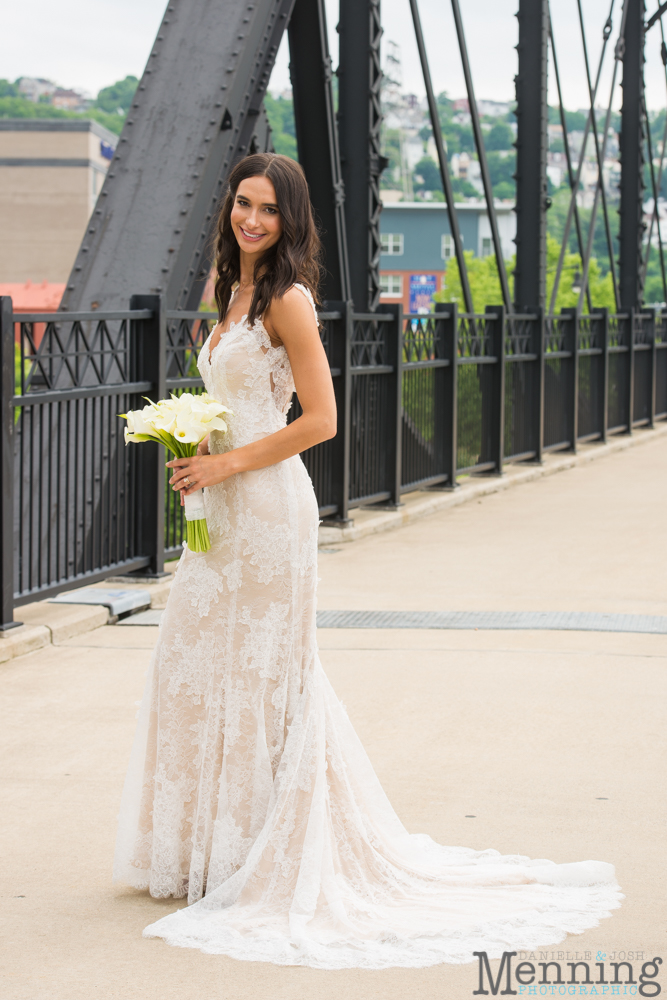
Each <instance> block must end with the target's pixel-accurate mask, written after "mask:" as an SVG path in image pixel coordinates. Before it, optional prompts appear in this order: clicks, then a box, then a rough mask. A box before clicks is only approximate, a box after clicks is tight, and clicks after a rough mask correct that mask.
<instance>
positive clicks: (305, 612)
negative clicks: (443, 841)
mask: <svg viewBox="0 0 667 1000" xmlns="http://www.w3.org/2000/svg"><path fill="white" fill-rule="evenodd" d="M299 287H301V286H299ZM302 290H303V291H304V292H305V294H308V293H307V292H306V291H305V289H303V288H302ZM209 345H210V338H209V341H208V342H207V343H206V344H205V345H204V347H203V349H202V351H201V354H200V357H199V368H200V371H201V374H202V377H203V379H204V382H205V385H206V388H207V390H208V392H209V393H211V394H212V395H213V396H215V397H216V398H218V399H220V400H222V401H224V403H225V404H227V405H228V406H230V407H231V409H232V410H233V411H234V415H233V417H231V418H230V420H229V430H228V432H227V434H225V435H220V434H217V433H214V434H212V435H211V451H212V452H221V451H226V450H229V449H231V448H237V447H240V446H242V445H244V444H247V443H248V442H250V441H255V440H257V439H258V438H261V437H263V436H265V435H267V434H271V433H272V432H274V431H277V430H279V429H280V428H281V427H283V426H284V425H285V420H286V417H285V414H286V412H287V409H288V407H289V404H290V399H291V396H292V392H293V388H294V386H293V382H292V375H291V370H290V365H289V360H288V357H287V353H286V351H285V349H284V348H283V347H280V348H274V347H272V346H271V344H270V341H269V338H268V336H267V334H266V331H265V330H264V327H263V326H262V323H261V321H257V322H256V323H255V324H254V326H253V327H252V328H251V327H250V326H249V324H248V323H247V321H246V319H245V318H244V319H242V320H241V321H240V322H239V323H238V324H236V325H234V326H233V327H232V329H231V330H230V331H229V332H226V333H225V334H223V336H222V337H221V338H220V341H219V344H218V345H217V346H216V348H215V349H214V350H213V351H211V350H210V347H209ZM205 503H206V515H207V520H208V526H209V532H210V536H211V542H212V547H211V549H210V551H209V552H207V553H206V554H197V553H193V552H189V551H187V550H186V551H185V552H184V554H183V557H182V558H181V561H180V563H179V566H178V570H177V573H176V578H175V581H174V583H173V586H172V589H171V594H170V596H169V601H168V604H167V608H166V611H165V612H164V614H163V618H162V624H161V626H160V633H159V639H158V643H157V646H156V649H155V652H154V654H153V658H152V666H151V671H150V674H149V678H148V683H147V687H146V693H145V696H144V700H143V703H142V707H141V710H140V713H139V723H138V728H137V734H136V738H135V743H134V748H133V751H132V759H131V763H130V768H129V771H128V775H127V779H126V784H125V790H124V793H123V801H122V807H121V816H120V824H119V831H118V841H117V848H116V859H115V866H114V878H115V879H116V880H120V881H123V882H128V883H130V884H131V885H133V886H136V887H137V888H141V889H149V890H150V893H151V895H153V896H157V897H167V896H174V897H176V898H180V897H185V896H187V897H188V902H189V903H191V904H194V905H191V906H189V907H183V908H181V909H179V910H177V911H175V912H173V913H171V914H170V915H169V916H166V917H163V918H162V919H161V920H158V921H157V922H156V923H154V924H151V925H150V926H149V927H147V928H146V930H145V931H144V934H145V935H146V936H147V937H161V938H164V939H165V940H166V941H168V942H169V943H170V944H173V945H181V946H183V947H192V948H199V949H201V950H202V951H204V952H212V953H220V954H225V955H230V956H233V957H234V958H240V959H251V960H255V961H267V962H275V963H277V964H282V965H308V966H311V967H315V968H321V969H341V968H351V967H359V968H368V969H381V968H386V967H390V966H414V967H420V966H428V965H434V964H437V963H439V962H470V961H474V959H473V956H472V952H473V951H486V952H487V953H488V954H489V956H490V957H494V956H496V957H498V956H500V955H501V954H502V952H503V951H504V950H517V949H531V948H534V947H536V946H538V945H546V944H555V943H558V942H560V941H562V940H563V938H564V937H565V935H566V934H567V933H578V932H581V931H583V930H585V929H587V928H589V927H594V926H596V925H597V923H598V920H599V919H600V918H601V917H605V916H609V911H610V910H611V909H613V908H615V907H616V906H618V905H619V902H618V900H619V899H620V898H622V896H621V895H620V891H619V888H618V886H617V885H616V882H615V878H614V869H613V867H612V866H611V865H608V864H604V863H602V862H582V863H579V864H573V865H554V864H553V863H551V862H548V861H531V860H530V859H528V858H526V857H521V856H506V857H503V856H501V855H500V854H499V853H498V852H497V851H493V850H486V851H473V850H469V849H467V848H463V847H442V846H440V845H439V844H437V843H435V842H434V841H433V840H432V839H431V838H430V837H428V836H426V835H414V834H413V835H411V834H408V833H407V831H406V830H405V828H404V826H403V825H402V823H401V821H400V820H399V818H398V816H397V815H396V813H395V812H394V810H393V809H392V807H391V805H390V803H389V801H388V799H387V797H386V795H385V794H384V792H383V790H382V787H381V785H380V783H379V781H378V779H377V777H376V775H375V772H374V771H373V767H372V765H371V763H370V761H369V759H368V757H367V755H366V752H365V751H364V748H363V746H362V745H361V743H360V741H359V739H358V737H357V735H356V733H355V731H354V729H353V728H352V725H351V723H350V721H349V719H348V716H347V714H346V712H345V710H344V708H343V706H342V705H341V703H340V702H339V700H338V698H337V697H336V695H335V693H334V691H333V689H332V687H331V685H330V683H329V681H328V679H327V677H326V675H325V673H324V670H323V669H322V666H321V664H320V661H319V659H318V654H317V645H316V634H315V590H316V577H317V527H318V511H317V503H316V501H315V496H314V493H313V488H312V484H311V482H310V479H309V477H308V473H307V472H306V469H305V467H304V465H303V463H302V461H301V459H300V458H299V457H298V456H295V457H293V458H290V459H287V460H286V461H284V462H279V463H277V464H276V465H272V466H269V467H268V468H266V469H261V470H259V471H256V472H244V473H241V474H239V475H236V476H232V477H231V478H230V479H228V480H227V481H226V482H224V483H222V484H220V485H218V486H214V487H212V488H209V489H207V490H205ZM406 766H409V764H406Z"/></svg>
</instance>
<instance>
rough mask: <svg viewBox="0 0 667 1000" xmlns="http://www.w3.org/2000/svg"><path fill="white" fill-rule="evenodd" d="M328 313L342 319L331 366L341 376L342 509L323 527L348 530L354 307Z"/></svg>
mask: <svg viewBox="0 0 667 1000" xmlns="http://www.w3.org/2000/svg"><path fill="white" fill-rule="evenodd" d="M327 309H329V310H331V312H338V313H340V319H337V320H333V329H332V333H331V348H332V349H331V356H330V358H329V363H330V365H331V367H332V368H333V369H337V370H338V371H339V372H340V377H338V378H335V379H334V380H333V384H334V393H335V395H336V413H337V427H336V437H335V438H334V440H333V456H332V461H331V483H332V503H335V504H336V506H337V507H338V510H337V511H336V513H335V514H334V515H332V516H330V517H326V518H324V520H323V521H322V523H323V524H326V525H333V526H335V527H337V528H344V527H345V526H346V525H347V524H349V523H350V521H349V518H348V516H347V515H348V511H349V502H350V382H351V378H350V339H351V336H352V303H351V302H350V301H347V302H342V301H341V302H332V301H329V302H327Z"/></svg>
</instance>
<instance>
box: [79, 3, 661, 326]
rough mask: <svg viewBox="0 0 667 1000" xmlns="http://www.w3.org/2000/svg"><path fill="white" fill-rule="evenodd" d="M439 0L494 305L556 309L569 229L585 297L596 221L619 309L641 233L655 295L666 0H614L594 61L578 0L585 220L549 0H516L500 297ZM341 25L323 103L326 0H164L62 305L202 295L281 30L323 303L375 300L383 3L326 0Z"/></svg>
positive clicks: (265, 135) (639, 255)
mask: <svg viewBox="0 0 667 1000" xmlns="http://www.w3.org/2000/svg"><path fill="white" fill-rule="evenodd" d="M405 2H406V4H409V7H410V10H411V13H412V20H413V24H414V31H415V37H416V41H417V47H418V50H419V56H420V60H421V66H422V71H423V77H424V85H425V89H426V94H427V98H428V103H429V111H430V117H431V125H432V128H433V135H434V138H435V141H436V148H437V152H438V160H439V167H440V172H441V175H442V183H443V190H444V192H445V197H446V201H447V205H448V210H449V217H450V225H451V232H452V236H453V239H454V248H455V255H456V259H457V261H458V264H459V270H460V273H461V280H462V290H463V298H464V301H463V306H464V307H465V308H466V309H467V310H468V311H472V297H471V293H470V287H469V282H468V280H467V277H466V268H465V260H464V257H463V249H462V242H461V238H460V233H459V227H458V224H457V220H456V215H455V213H454V210H453V202H454V199H453V196H452V188H451V178H450V167H449V162H448V157H447V152H446V149H445V144H444V142H443V140H442V135H441V130H440V125H439V121H438V115H437V107H436V102H435V95H434V92H433V86H432V83H431V73H430V68H429V61H428V56H427V52H426V46H425V44H424V38H423V31H422V25H421V20H420V13H419V6H418V0H405ZM450 2H451V7H452V11H453V15H454V23H455V27H456V34H457V42H458V48H459V52H460V57H461V61H462V67H463V71H464V76H465V82H466V88H467V96H468V102H469V108H470V114H471V118H472V127H473V132H474V137H475V144H476V151H477V155H478V158H479V162H480V168H481V177H482V181H483V185H484V194H485V199H486V204H487V209H488V214H489V219H490V223H491V233H492V237H493V243H494V248H495V253H496V258H497V261H498V264H499V272H500V274H499V276H500V284H501V289H502V295H503V300H504V306H505V309H506V310H507V311H508V312H511V311H513V310H514V311H517V310H522V309H523V310H524V311H525V310H527V309H534V308H538V307H539V308H549V307H550V308H551V309H553V305H554V302H555V297H556V294H557V290H558V287H559V283H560V279H561V275H562V270H563V266H564V265H563V261H564V257H565V253H566V249H567V246H568V240H569V237H570V233H571V231H572V229H573V227H574V231H575V232H576V236H577V244H578V248H579V252H580V255H581V262H582V271H583V280H582V289H581V303H580V304H581V306H582V307H583V305H584V303H585V302H586V300H587V299H588V302H589V304H590V294H589V289H588V273H589V267H590V260H591V252H592V245H593V234H594V231H595V226H596V224H598V225H600V224H602V225H603V226H604V229H605V234H606V240H607V250H608V257H609V262H608V265H609V268H610V271H611V274H612V281H613V288H614V295H615V298H616V307H617V311H618V310H620V309H630V308H639V307H640V306H641V305H642V304H643V301H642V300H643V287H644V281H645V277H646V269H647V264H648V256H649V255H650V253H651V247H652V243H653V242H654V240H653V236H654V231H655V230H657V232H658V237H659V238H658V252H659V255H660V263H661V273H662V275H663V285H664V289H663V290H664V298H665V300H667V283H665V281H664V278H665V266H664V260H663V251H662V240H661V234H660V225H659V218H658V207H657V195H658V193H659V190H660V184H661V181H662V172H663V164H664V157H665V146H666V145H667V143H665V142H664V141H663V143H662V145H661V147H660V149H659V151H658V150H653V149H652V148H651V134H650V129H649V128H648V122H647V111H646V100H645V96H644V47H645V44H646V42H647V39H648V40H650V42H651V44H652V43H653V38H654V36H656V35H657V34H658V33H661V34H662V38H661V39H660V43H661V54H662V58H663V63H665V62H667V48H666V47H665V41H664V29H663V24H662V17H663V14H665V11H666V10H667V8H666V7H665V4H664V3H663V4H662V5H661V6H659V7H658V8H657V10H656V11H655V13H654V14H653V15H652V16H651V17H650V18H649V19H648V21H647V20H646V16H647V15H646V9H645V0H610V3H609V16H608V18H607V20H606V21H605V23H604V24H603V25H599V26H598V27H599V30H600V32H601V34H602V38H603V44H602V50H601V54H600V57H599V61H598V64H597V65H596V66H592V65H591V61H590V59H589V55H588V47H589V39H588V37H587V35H586V31H585V28H584V16H583V10H582V0H577V4H578V10H579V19H580V28H581V40H582V42H583V48H584V56H585V64H586V73H587V78H588V87H589V114H588V121H587V123H586V128H585V134H584V146H583V147H582V148H585V144H586V141H587V140H589V136H590V137H591V138H592V142H593V147H594V150H595V155H596V159H597V162H598V166H599V179H598V187H597V190H596V192H595V200H594V205H593V209H592V213H591V223H590V225H589V227H588V232H587V233H584V231H583V227H582V222H581V219H580V217H579V215H580V213H579V212H578V209H577V202H576V197H575V194H576V191H577V190H578V189H579V186H580V179H581V171H582V164H583V156H581V157H580V162H579V164H578V166H577V167H576V168H575V167H574V166H573V164H572V162H571V158H570V153H569V148H568V142H567V122H566V117H565V112H564V109H563V106H562V97H561V79H560V72H559V64H558V57H557V52H556V42H555V39H554V35H553V31H552V27H551V17H550V9H549V0H518V15H517V16H518V21H519V44H518V46H517V48H518V73H517V76H516V116H517V123H518V135H517V141H516V148H517V172H516V216H517V235H516V266H515V273H514V292H513V294H512V293H511V291H510V281H509V277H508V275H507V274H506V269H505V265H504V263H503V260H502V254H501V252H500V239H499V234H498V226H497V221H496V213H495V209H494V204H493V194H492V190H491V183H490V179H489V170H488V165H487V157H486V151H485V148H484V139H483V132H482V128H481V125H480V118H479V114H478V110H477V101H476V95H475V90H474V83H473V78H472V73H471V70H470V62H469V57H468V46H467V41H466V36H465V32H464V28H463V20H462V17H461V10H460V6H459V0H450ZM615 7H616V8H617V10H616V11H615ZM619 10H620V17H619ZM614 15H616V19H615V26H614V35H613V36H612V23H613V18H614ZM337 29H338V32H339V37H340V53H339V64H338V68H337V71H336V72H337V77H338V103H337V108H335V102H334V87H333V75H334V73H333V68H332V61H331V57H330V54H329V51H328V41H327V38H328V36H327V24H326V11H325V4H324V0H252V2H248V0H224V2H220V0H216V2H214V0H169V4H168V6H167V8H166V10H165V14H164V17H163V19H162V22H161V24H160V28H159V30H158V34H157V37H156V39H155V43H154V45H153V49H152V51H151V53H150V56H149V59H148V63H147V66H146V69H145V70H144V74H143V76H142V79H141V82H140V84H139V87H138V89H137V93H136V96H135V100H134V103H133V105H132V108H131V109H130V112H129V114H128V117H127V120H126V123H125V127H124V129H123V132H122V135H121V136H120V140H119V143H118V148H117V150H116V153H115V156H114V159H113V161H112V163H111V165H110V169H109V172H108V175H107V178H106V180H105V183H104V186H103V189H102V192H101V194H100V197H99V199H98V203H97V206H96V208H95V210H94V213H93V216H92V219H91V222H90V225H89V228H88V231H87V233H86V235H85V238H84V240H83V242H82V245H81V248H80V250H79V253H78V255H77V258H76V261H75V264H74V268H73V270H72V273H71V275H70V278H69V281H68V283H67V289H66V292H65V295H64V297H63V300H62V307H61V308H62V309H63V310H70V311H72V310H81V309H90V308H93V309H97V308H103V309H113V308H126V307H127V303H128V301H129V297H130V295H131V294H133V293H135V292H136V290H137V289H141V290H143V291H144V292H145V293H152V294H163V295H164V296H165V299H166V304H167V307H168V308H170V309H186V310H187V309H194V308H197V307H198V305H199V302H200V299H201V294H202V290H203V287H204V284H205V282H206V279H207V277H208V274H209V272H210V268H211V263H212V261H211V251H210V237H211V231H212V225H213V222H214V220H215V216H216V213H217V211H218V208H219V206H220V202H221V199H222V197H223V195H224V191H225V185H226V180H227V177H228V175H229V172H230V170H231V169H232V167H233V166H234V164H235V163H236V162H237V161H238V160H239V159H240V158H241V157H243V156H245V155H247V154H248V153H250V152H252V151H256V150H265V149H270V148H272V147H271V133H270V128H269V125H268V121H267V118H266V115H265V113H264V109H263V105H262V101H263V98H264V95H265V93H266V88H267V86H268V83H269V79H270V75H271V70H272V68H273V65H274V62H275V57H276V54H277V52H278V48H279V45H280V43H281V40H282V38H283V35H284V33H285V32H287V33H288V38H289V49H290V71H291V77H292V84H293V96H294V109H295V122H296V133H297V144H298V156H299V160H300V162H301V163H302V165H303V167H304V170H305V172H306V176H307V178H308V181H309V185H310V190H311V195H312V200H313V204H314V206H315V210H316V213H317V216H318V218H319V221H320V223H321V226H322V230H323V233H324V244H325V253H326V267H327V277H326V281H325V287H324V296H325V298H327V299H330V300H346V301H347V300H351V301H353V303H354V305H355V308H357V309H371V310H373V309H376V308H377V306H378V301H379V260H380V240H379V218H380V212H381V201H380V194H379V183H380V176H381V173H382V170H383V169H384V167H385V166H386V160H385V159H384V158H383V156H382V153H381V148H380V127H381V121H382V110H381V105H380V88H381V82H382V71H381V67H380V39H381V34H382V27H381V3H380V0H340V9H339V20H338V25H337ZM657 42H658V39H657V38H656V44H657ZM550 61H551V65H552V70H553V73H554V77H555V82H556V84H557V88H558V93H559V99H560V108H559V111H560V115H561V121H562V125H563V132H564V139H565V150H566V153H567V156H568V170H569V181H570V185H571V190H572V195H571V203H570V206H569V211H568V215H567V221H566V226H565V233H564V236H563V245H562V252H561V259H560V261H559V265H558V269H557V274H556V279H555V282H554V285H553V291H552V295H551V300H550V302H549V303H548V302H547V301H546V231H547V212H548V209H549V205H550V201H549V198H548V195H547V172H546V167H547V149H548V142H547V122H548V107H547V77H548V65H549V62H550ZM609 62H612V63H613V74H612V86H611V92H610V93H609V94H608V95H603V94H602V91H601V86H600V80H601V76H602V71H603V68H606V65H605V64H606V63H609ZM619 85H620V86H622V88H623V102H622V110H621V130H620V150H621V182H620V208H619V214H620V233H619V246H618V248H617V247H616V246H615V245H614V240H613V237H612V227H611V224H610V217H609V213H610V206H609V205H608V198H607V192H606V191H605V186H604V183H603V170H602V166H603V163H604V158H605V152H606V146H607V141H608V135H609V120H610V115H611V112H612V103H613V101H614V99H615V96H616V94H617V90H618V87H619ZM607 98H608V99H607ZM600 106H602V107H604V109H605V115H604V120H603V121H601V120H600V115H599V113H598V114H597V115H596V114H594V113H593V110H592V109H593V108H595V107H598V109H599V108H600ZM665 138H667V137H665ZM589 141H590V140H589ZM647 163H648V165H649V168H650V169H649V171H648V175H649V177H650V184H649V187H650V188H651V190H650V192H649V193H650V194H651V195H653V196H654V218H653V220H652V222H651V226H650V230H651V231H650V233H649V239H648V240H647V239H646V233H645V231H644V225H643V202H644V199H645V197H646V191H645V174H646V170H645V164H647Z"/></svg>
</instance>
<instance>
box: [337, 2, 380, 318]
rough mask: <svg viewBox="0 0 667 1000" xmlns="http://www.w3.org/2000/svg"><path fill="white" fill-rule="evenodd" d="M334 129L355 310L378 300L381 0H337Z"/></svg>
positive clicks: (373, 307) (360, 309)
mask: <svg viewBox="0 0 667 1000" xmlns="http://www.w3.org/2000/svg"><path fill="white" fill-rule="evenodd" d="M338 31H339V33H340V59H339V64H338V129H339V136H340V151H341V160H342V168H343V181H344V183H345V225H346V229H347V241H348V257H349V264H350V288H351V292H352V299H353V301H354V305H355V309H356V310H357V311H359V312H363V311H364V310H365V309H371V310H374V309H375V308H376V307H377V304H378V302H379V300H380V212H381V210H382V203H381V201H380V174H381V173H382V171H383V169H384V167H385V166H386V160H385V158H384V157H383V156H381V155H380V125H381V121H382V115H381V111H380V85H381V82H382V71H381V69H380V37H381V34H382V27H381V24H380V0H341V2H340V20H339V22H338Z"/></svg>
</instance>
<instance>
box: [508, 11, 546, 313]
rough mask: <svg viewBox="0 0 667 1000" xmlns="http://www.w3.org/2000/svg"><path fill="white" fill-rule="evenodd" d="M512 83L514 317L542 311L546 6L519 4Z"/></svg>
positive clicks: (544, 295)
mask: <svg viewBox="0 0 667 1000" xmlns="http://www.w3.org/2000/svg"><path fill="white" fill-rule="evenodd" d="M517 17H518V19H519V45H518V50H519V73H518V76H517V77H516V101H517V109H516V117H517V122H518V134H517V141H516V267H515V270H514V302H515V306H516V310H517V312H532V311H533V310H534V309H535V308H537V307H538V306H541V307H543V306H544V305H545V298H546V271H547V249H546V248H547V208H548V207H549V202H548V199H547V148H548V143H547V119H548V108H547V40H548V37H549V8H548V2H547V0H519V13H518V14H517Z"/></svg>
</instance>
